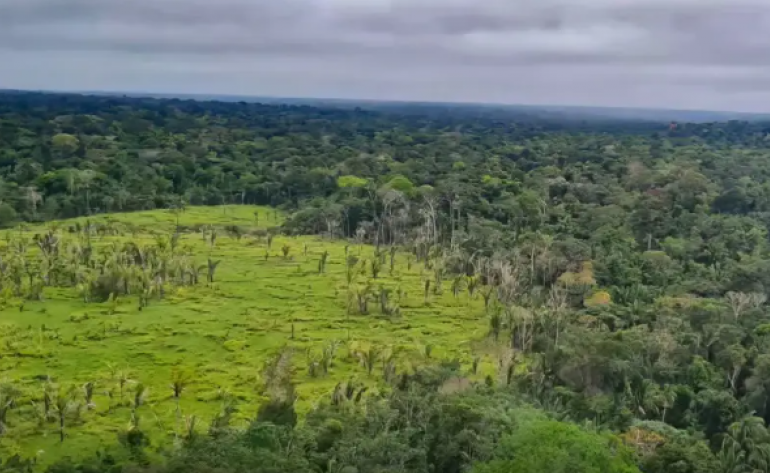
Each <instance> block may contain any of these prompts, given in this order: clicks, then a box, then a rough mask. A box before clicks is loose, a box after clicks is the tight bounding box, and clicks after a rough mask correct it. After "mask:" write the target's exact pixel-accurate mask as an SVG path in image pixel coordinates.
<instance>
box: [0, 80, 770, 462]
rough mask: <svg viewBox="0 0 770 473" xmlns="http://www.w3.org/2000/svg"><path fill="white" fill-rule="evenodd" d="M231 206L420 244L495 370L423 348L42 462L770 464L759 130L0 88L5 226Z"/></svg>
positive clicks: (764, 141)
mask: <svg viewBox="0 0 770 473" xmlns="http://www.w3.org/2000/svg"><path fill="white" fill-rule="evenodd" d="M223 204H252V205H269V206H274V207H279V208H281V209H282V210H283V211H285V212H287V213H289V217H288V218H287V219H286V221H285V222H284V223H283V225H282V227H281V231H282V232H283V233H285V234H287V235H318V234H321V235H324V236H326V237H328V238H333V239H345V240H349V241H357V242H359V243H361V242H363V243H368V244H371V245H373V246H374V247H375V248H376V249H377V251H378V252H379V251H383V252H385V251H386V249H388V248H393V249H394V248H399V249H402V250H403V251H408V252H410V253H412V254H413V255H414V256H415V257H416V261H422V262H424V264H425V267H426V269H428V270H429V271H430V272H431V274H435V275H436V276H435V279H426V283H425V293H426V299H427V294H428V292H429V288H430V284H431V283H432V284H434V288H433V289H434V290H435V286H439V287H441V284H442V282H443V283H444V285H445V286H446V287H445V290H447V291H449V290H451V291H453V292H456V293H457V292H460V291H463V292H465V291H467V292H468V293H470V295H471V296H475V297H479V298H482V299H483V301H484V308H485V311H486V314H487V319H488V328H489V330H488V332H489V335H488V337H489V339H490V340H493V341H494V342H495V343H498V344H500V345H501V346H504V347H506V348H507V349H508V351H507V352H506V355H505V356H501V357H500V360H499V371H500V376H498V377H496V378H493V377H488V378H487V379H486V381H485V382H479V383H477V382H469V381H468V379H467V378H466V377H465V376H464V373H465V371H466V370H468V369H469V368H468V367H466V366H461V365H460V364H459V363H457V362H456V361H454V360H436V363H435V365H434V366H425V367H421V368H420V369H417V370H414V371H413V372H410V373H403V374H401V375H400V376H398V377H395V378H396V379H393V380H392V382H391V385H392V386H391V390H390V391H388V392H382V393H378V394H377V395H364V393H363V390H362V388H361V387H356V386H355V385H352V384H351V385H347V386H341V387H339V389H337V390H335V392H334V393H330V396H329V399H328V400H327V401H325V402H322V403H320V404H319V405H318V406H317V407H316V408H315V409H313V410H312V412H310V413H309V414H307V415H306V416H304V418H298V416H297V414H296V413H295V411H294V410H293V407H292V402H291V396H290V395H283V396H280V399H276V400H275V401H274V402H271V403H269V404H266V405H263V406H254V407H253V411H254V413H255V414H254V420H253V423H252V424H251V425H250V426H249V428H247V429H245V430H243V429H235V428H230V427H229V426H228V425H227V413H226V412H225V413H224V414H223V415H222V417H221V418H218V419H217V422H212V425H211V428H210V429H208V432H207V434H205V435H203V434H194V435H193V434H192V433H191V434H190V435H188V436H186V437H185V438H182V439H180V441H179V442H178V444H177V445H175V446H174V448H172V449H168V450H164V451H163V452H161V457H162V459H158V455H155V454H153V455H149V454H148V453H147V452H146V451H145V450H146V448H145V447H146V446H147V444H148V441H147V439H146V438H145V437H144V435H143V433H142V431H141V429H139V428H138V427H137V428H134V429H131V430H129V431H127V433H125V434H122V435H121V436H119V438H116V439H115V447H114V450H111V451H108V452H95V453H94V457H93V459H92V460H88V461H81V460H78V461H72V462H67V461H65V462H61V463H58V464H56V465H54V466H52V467H50V468H49V471H52V472H69V471H80V472H101V471H148V472H149V471H169V472H172V471H174V472H176V471H179V472H181V471H185V472H189V471H193V472H195V471H200V472H205V471H221V472H241V471H260V472H276V473H278V472H324V473H343V472H344V473H365V472H367V473H368V472H383V473H384V472H392V473H396V472H410V473H412V472H414V473H418V472H420V473H422V472H425V473H428V472H430V473H455V472H457V473H460V472H465V471H472V472H475V473H503V472H516V473H518V472H521V473H524V472H526V473H539V472H562V471H572V472H575V473H582V472H586V473H588V472H629V473H630V472H635V471H643V472H648V473H668V472H672V473H706V472H723V473H754V472H769V471H770V430H769V429H768V422H770V352H769V351H768V348H770V319H768V306H767V304H766V302H767V296H766V294H767V292H768V290H769V289H770V288H769V287H768V286H770V245H768V231H769V230H770V124H768V123H749V122H738V121H735V122H727V123H707V124H702V123H701V124H687V123H679V124H669V123H652V122H631V121H616V122H608V121H597V120H589V121H577V120H572V121H549V120H544V119H540V118H535V117H532V116H527V115H526V114H524V113H522V112H515V113H514V112H505V111H500V110H486V109H483V108H478V109H476V108H463V109H457V110H454V109H452V108H448V107H430V106H415V107H409V106H402V107H398V108H394V109H392V110H387V111H369V110H365V109H334V108H316V107H311V106H289V105H264V104H256V103H223V102H196V101H192V100H163V99H140V98H119V97H87V96H79V95H52V94H37V93H7V94H3V95H0V225H2V226H4V227H6V228H13V227H15V226H19V225H24V222H45V221H49V220H52V219H63V218H70V217H78V216H97V215H98V214H101V213H106V212H128V211H136V210H148V209H169V208H177V209H183V208H185V207H186V206H192V205H223ZM393 251H395V250H393ZM346 252H347V248H346ZM383 254H384V253H383ZM383 258H384V256H383ZM375 277H376V276H375ZM11 375H12V373H11ZM284 384H286V385H285V386H283V388H282V389H283V390H284V392H285V391H286V390H290V389H291V388H290V386H289V385H290V382H288V381H286V383H284ZM0 391H2V390H0ZM13 402H14V401H13V396H12V395H11V394H10V393H7V392H6V393H0V435H2V432H3V428H4V424H5V422H6V415H7V414H8V412H10V411H11V410H12V409H13ZM191 432H192V431H191ZM155 453H157V452H155ZM0 462H5V463H4V465H5V466H4V467H0V471H26V470H30V471H31V470H34V468H35V465H34V464H35V460H34V458H23V457H20V456H12V457H10V458H5V457H4V456H3V454H2V452H0ZM3 468H4V469H3Z"/></svg>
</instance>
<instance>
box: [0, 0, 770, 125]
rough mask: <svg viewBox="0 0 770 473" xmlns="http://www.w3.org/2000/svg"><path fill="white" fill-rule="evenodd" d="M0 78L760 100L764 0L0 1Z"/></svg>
mask: <svg viewBox="0 0 770 473" xmlns="http://www.w3.org/2000/svg"><path fill="white" fill-rule="evenodd" d="M0 88H16V89H35V90H40V89H43V90H70V91H86V90H87V91H125V92H155V93H170V94H173V93H178V94H188V93H200V94H228V95H259V96H279V97H321V98H367V99H381V100H418V101H451V102H485V103H513V104H548V105H591V106H628V107H646V108H680V109H701V110H735V111H751V112H770V0H0Z"/></svg>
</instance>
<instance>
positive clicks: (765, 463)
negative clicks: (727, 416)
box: [719, 416, 770, 473]
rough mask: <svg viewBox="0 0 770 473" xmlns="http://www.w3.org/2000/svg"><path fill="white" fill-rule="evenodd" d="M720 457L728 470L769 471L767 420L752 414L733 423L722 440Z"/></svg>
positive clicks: (769, 450)
mask: <svg viewBox="0 0 770 473" xmlns="http://www.w3.org/2000/svg"><path fill="white" fill-rule="evenodd" d="M719 458H720V461H721V462H722V466H723V468H724V471H726V472H727V471H730V472H736V473H754V472H767V471H768V469H769V468H770V432H768V430H767V427H765V421H764V420H763V419H762V418H761V417H754V416H750V417H744V418H743V419H741V420H740V421H738V422H735V423H733V424H732V425H731V426H730V427H729V428H728V429H727V434H726V435H725V437H724V439H723V441H722V449H721V451H720V455H719Z"/></svg>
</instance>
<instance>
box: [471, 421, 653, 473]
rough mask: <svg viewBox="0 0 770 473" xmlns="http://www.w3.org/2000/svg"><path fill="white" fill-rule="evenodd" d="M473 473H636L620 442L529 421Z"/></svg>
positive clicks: (562, 425) (554, 423)
mask: <svg viewBox="0 0 770 473" xmlns="http://www.w3.org/2000/svg"><path fill="white" fill-rule="evenodd" d="M472 471H473V472H474V473H568V472H574V473H593V472H605V473H634V472H638V471H639V470H638V469H637V468H636V466H635V464H634V461H633V456H632V455H631V453H630V452H629V451H627V450H625V448H624V447H623V446H622V445H620V444H619V441H618V440H617V439H613V438H612V437H611V436H608V435H605V434H599V433H593V432H588V431H585V430H582V429H580V428H579V427H577V426H575V425H571V424H567V423H562V422H558V421H551V420H543V419H537V420H529V421H526V422H525V423H524V424H523V425H521V426H520V427H518V428H517V430H516V431H515V432H513V433H512V434H510V435H508V436H506V437H504V438H503V440H502V442H501V445H500V448H499V452H498V455H497V458H496V459H495V460H492V461H490V462H487V463H482V464H478V465H476V466H475V467H474V468H473V470H472Z"/></svg>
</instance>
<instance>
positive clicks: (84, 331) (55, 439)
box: [0, 206, 492, 464]
mask: <svg viewBox="0 0 770 473" xmlns="http://www.w3.org/2000/svg"><path fill="white" fill-rule="evenodd" d="M257 214H258V215H259V220H258V222H257V218H256V216H255V215H257ZM281 218H282V217H281V215H280V214H278V213H277V212H276V211H274V210H273V209H267V208H259V209H258V208H256V207H250V206H227V207H216V208H200V207H198V208H195V207H194V208H188V209H186V210H185V211H184V212H181V213H176V214H175V213H172V212H169V211H153V212H139V213H133V214H120V215H117V214H116V215H111V216H107V217H105V216H99V217H94V218H91V219H90V220H89V223H90V224H91V225H93V226H95V227H100V226H102V227H109V228H111V229H112V230H111V231H110V232H97V231H93V232H92V231H90V230H89V231H85V230H82V228H83V227H85V226H86V222H87V221H86V219H82V218H81V219H78V220H76V221H75V220H73V221H65V222H53V223H51V224H48V225H45V226H40V227H28V228H22V229H15V230H8V231H7V232H6V233H7V235H6V236H5V238H4V239H3V238H2V236H0V247H2V253H3V255H4V256H3V258H4V261H10V260H9V258H12V255H13V254H15V253H14V252H15V251H17V250H14V249H13V248H15V246H16V245H18V242H19V241H23V242H28V244H29V248H28V249H26V250H25V251H26V253H25V254H26V256H25V258H26V259H27V260H29V261H38V260H41V258H42V256H43V255H42V252H41V250H40V249H38V247H37V245H35V243H33V235H34V234H43V233H44V232H47V231H48V230H49V229H55V231H54V234H55V235H56V236H57V238H58V240H59V245H62V246H63V247H64V246H66V244H67V242H70V243H72V244H73V246H74V242H75V241H77V240H78V239H80V240H81V243H82V241H83V239H84V238H85V239H87V240H89V241H90V244H91V245H93V248H94V256H93V259H94V260H96V261H99V260H101V259H102V258H104V259H105V261H106V259H107V257H106V256H104V257H103V256H102V255H108V254H109V252H110V251H117V248H119V247H123V246H125V245H126V244H127V243H129V242H133V243H136V245H137V247H150V246H153V245H160V246H161V247H163V248H166V250H168V248H169V247H168V242H169V241H170V237H171V235H172V233H173V231H174V228H175V226H176V225H177V223H178V224H179V225H180V226H181V228H182V229H183V233H181V236H180V237H179V239H178V241H176V242H174V245H175V247H176V249H174V248H173V247H171V250H169V251H171V252H172V253H173V252H174V251H175V252H176V253H178V254H180V255H186V256H185V258H187V259H188V260H190V261H193V262H194V265H193V266H197V265H204V266H205V265H206V264H207V261H208V260H209V259H210V260H211V261H212V262H216V261H217V260H221V262H220V264H219V265H218V266H217V267H216V271H215V276H214V281H213V283H209V282H207V281H206V277H205V273H206V270H205V269H204V270H203V272H202V274H201V276H200V281H199V282H198V283H197V284H182V283H179V282H177V281H176V280H175V279H173V278H171V277H169V279H168V280H167V281H166V282H165V284H162V288H161V289H160V292H158V291H156V292H154V293H152V296H151V297H149V299H148V300H147V301H146V304H142V303H141V302H140V296H139V295H137V292H136V291H129V292H130V294H128V295H121V296H119V297H111V298H109V300H107V301H95V300H93V299H95V297H94V296H93V295H91V300H89V301H88V302H86V299H89V294H90V293H89V292H88V291H87V290H86V289H84V287H83V284H72V285H70V287H67V286H68V285H66V284H50V285H47V286H45V287H44V288H43V289H42V299H43V300H34V299H37V298H36V297H32V298H30V297H28V296H26V295H24V294H21V293H16V291H15V290H14V289H12V286H13V284H11V283H10V282H9V281H12V280H13V276H6V279H5V283H4V284H5V285H4V287H3V289H2V300H1V301H0V302H1V303H2V309H1V310H0V381H2V382H4V383H6V384H8V383H9V384H10V385H12V386H13V387H14V389H18V390H19V391H20V395H19V396H18V397H17V400H16V402H15V407H14V408H13V409H10V410H9V412H8V414H7V432H6V433H5V434H4V435H3V436H2V437H0V450H2V451H4V452H13V451H20V452H23V453H25V454H30V453H34V452H40V453H39V455H40V461H41V463H43V464H45V463H49V462H50V461H52V460H55V459H56V458H58V457H61V456H62V455H65V454H66V455H73V456H79V455H80V454H85V453H90V452H93V451H94V446H95V445H98V444H100V443H103V444H111V443H114V442H115V439H116V437H117V435H118V434H119V433H121V432H124V431H125V430H126V428H127V425H129V422H130V421H131V418H132V410H133V409H134V406H138V407H136V409H135V412H136V415H137V417H138V418H140V419H141V426H142V429H143V430H144V431H146V432H148V433H149V434H150V438H151V439H152V441H153V445H154V446H156V447H157V446H162V445H164V444H165V445H167V444H168V443H169V442H170V441H172V440H173V438H174V436H175V435H181V432H182V431H183V430H184V429H185V424H187V425H189V423H190V422H191V420H192V419H193V418H195V419H196V421H197V422H196V425H197V428H199V429H200V430H201V431H203V430H205V429H206V428H208V427H207V426H208V424H209V422H210V421H211V419H212V418H213V417H214V416H215V415H216V414H217V413H218V412H219V411H220V410H221V408H222V404H223V400H224V399H237V400H238V412H237V414H236V415H235V418H234V420H233V423H234V424H239V423H243V422H245V421H246V419H249V418H253V417H254V415H255V413H256V410H257V408H258V406H259V403H260V402H263V401H264V400H265V397H264V394H262V392H261V391H260V385H261V384H262V382H263V379H262V374H261V373H262V372H263V367H264V365H265V362H266V361H267V360H269V359H270V358H271V357H273V356H274V355H276V354H277V353H279V352H282V351H283V350H287V349H288V350H290V351H291V353H293V355H292V358H291V359H292V379H293V381H294V382H295V383H296V389H297V394H298V401H297V402H298V407H299V409H300V411H301V410H303V409H307V408H308V407H310V406H312V405H313V404H314V403H317V402H318V401H319V400H321V399H323V398H325V397H327V396H329V395H330V394H331V392H332V391H333V389H334V387H335V385H336V384H337V383H338V382H340V381H348V380H350V379H355V380H356V381H358V382H361V383H364V384H366V385H368V386H369V387H370V390H374V391H376V390H377V389H383V388H384V387H385V383H384V381H383V372H384V367H385V366H386V364H390V363H391V362H392V364H391V366H395V367H396V368H397V370H398V371H403V370H409V369H410V366H412V364H414V363H420V362H421V361H422V360H424V359H425V358H426V357H430V358H434V359H455V358H457V359H459V360H460V361H461V362H462V363H463V364H464V365H465V366H467V367H468V368H469V369H470V366H471V364H472V363H473V360H474V353H473V351H474V350H473V346H474V345H475V342H477V341H478V340H481V339H483V338H484V336H485V335H486V333H487V331H488V323H487V319H486V317H485V315H484V309H483V301H482V300H481V298H480V297H479V298H476V299H472V298H470V297H469V296H468V293H467V291H463V292H461V293H460V294H459V295H458V296H455V295H454V294H453V293H452V291H451V290H450V288H449V284H450V282H447V283H446V284H445V285H444V288H443V291H440V292H439V293H435V291H434V290H433V288H431V290H430V291H428V295H427V297H426V295H425V288H424V286H425V285H424V281H425V279H431V278H432V272H431V271H427V270H425V269H424V267H423V265H422V264H417V263H414V262H413V261H411V260H413V258H412V257H411V256H410V255H407V254H406V253H404V252H397V253H396V254H395V257H394V264H393V267H392V271H391V265H390V254H388V255H387V258H386V259H385V260H384V261H385V262H384V264H383V265H382V269H381V273H380V275H379V277H378V278H376V279H374V278H372V274H371V270H370V267H369V266H367V263H369V264H370V262H371V260H372V259H374V256H373V255H374V249H373V248H372V247H367V246H365V245H360V246H359V245H356V244H355V243H350V244H346V243H345V242H343V241H329V240H324V239H321V238H313V237H296V238H295V237H285V236H280V235H278V236H275V237H274V239H272V241H271V243H270V247H269V248H268V237H267V232H266V231H265V230H264V229H265V228H267V227H269V226H274V225H276V224H278V223H280V221H281ZM209 224H211V225H213V226H214V227H216V228H217V230H216V232H217V237H216V240H215V241H214V243H213V244H212V243H211V237H210V233H209V234H206V233H204V232H202V231H201V230H205V228H206V227H203V226H204V225H209ZM225 225H238V226H239V227H240V229H241V230H243V231H244V233H245V234H244V235H242V236H240V237H239V236H237V235H236V234H235V233H232V232H231V233H230V234H228V232H227V231H225V229H224V226H225ZM201 227H203V228H201ZM258 229H261V230H258ZM210 231H211V230H210V229H209V232H210ZM86 233H87V235H86V236H85V237H84V236H83V235H84V234H86ZM161 241H163V242H165V243H163V244H161V243H159V242H161ZM12 250H13V251H12ZM166 250H164V251H166ZM284 250H285V251H286V252H287V255H286V256H284ZM325 252H328V257H327V263H326V266H325V268H324V271H323V273H320V272H319V261H320V260H321V259H322V257H323V254H324V253H325ZM346 252H347V254H348V255H354V256H357V257H358V259H359V260H360V262H359V264H358V265H357V266H356V268H358V269H355V271H354V273H355V276H354V281H353V282H352V283H350V284H349V283H348V271H349V267H348V264H347V256H346ZM41 261H42V260H41ZM4 264H5V263H4ZM39 264H41V263H35V264H29V265H28V266H27V267H28V268H30V269H29V270H28V271H27V272H28V273H32V272H33V269H31V268H33V267H35V268H37V267H39ZM105 264H108V263H105ZM4 271H5V270H4ZM9 271H10V270H9ZM137 277H138V276H137ZM24 278H27V276H26V275H25V276H24ZM182 279H183V277H182ZM20 281H21V282H20V283H19V284H20V285H19V286H18V287H22V286H24V287H26V285H27V284H28V285H30V286H31V285H33V284H34V283H33V276H31V275H30V276H29V283H27V282H26V279H23V280H20ZM367 282H369V283H370V296H369V297H370V299H371V301H370V303H369V310H368V312H369V313H368V314H366V315H362V314H360V313H359V311H358V305H357V300H354V299H353V300H351V299H349V294H351V289H352V293H355V291H356V290H357V291H359V292H360V291H362V290H363V287H364V285H365V284H366V283H367ZM382 288H385V289H390V292H389V293H388V295H389V298H390V301H391V302H390V305H391V306H395V305H396V304H397V305H398V307H399V309H398V310H396V311H394V312H395V313H393V314H390V315H388V314H383V313H382V311H381V308H380V303H381V299H380V294H381V289H382ZM161 295H162V296H163V297H162V299H161ZM30 299H33V300H30ZM140 306H143V307H140ZM348 306H350V307H351V309H350V310H348ZM333 347H336V349H334V350H332V351H334V353H335V354H334V356H333V361H332V362H331V367H330V369H329V370H328V374H324V373H323V370H322V369H321V368H320V367H319V365H318V364H313V362H314V360H315V362H316V363H318V361H319V360H321V358H322V353H323V352H324V350H327V352H328V351H329V350H330V349H331V348H333ZM362 354H363V355H364V356H362ZM367 356H368V357H370V360H374V361H373V362H372V361H370V362H367V361H363V362H362V358H366V357H367ZM491 359H492V358H491V357H490V358H489V360H486V361H484V360H483V359H482V361H481V369H480V373H482V372H486V371H489V370H491V363H492V362H491ZM367 363H369V364H371V365H372V366H370V367H367ZM311 364H313V366H312V367H311ZM369 368H370V369H369ZM180 373H185V375H184V377H185V380H186V384H185V386H184V390H183V392H181V394H180V395H179V396H178V397H175V396H174V391H173V390H172V388H171V384H172V380H173V379H176V378H175V377H177V378H178V377H179V376H180ZM88 383H93V384H92V385H91V386H93V388H92V391H93V397H92V404H93V405H92V406H91V408H90V409H86V408H85V407H84V406H85V402H84V396H85V395H84V394H83V392H84V391H85V389H84V386H86V385H87V384H88ZM51 386H55V387H56V389H58V391H59V392H63V391H65V390H67V389H68V387H71V388H72V389H74V391H73V392H75V393H76V394H73V395H72V396H71V397H70V398H68V399H70V402H72V403H76V404H79V405H80V407H79V408H78V409H73V410H72V411H71V412H68V414H67V415H68V417H67V427H66V438H65V439H64V442H63V443H60V425H59V423H58V421H55V419H54V420H52V419H47V420H46V419H44V415H43V414H41V411H42V410H43V409H44V407H43V404H44V403H45V394H44V393H45V392H46V389H48V390H51V389H54V388H52V387H51ZM137 396H139V397H141V400H140V402H137ZM75 410H77V412H75ZM53 417H54V418H55V416H53Z"/></svg>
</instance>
